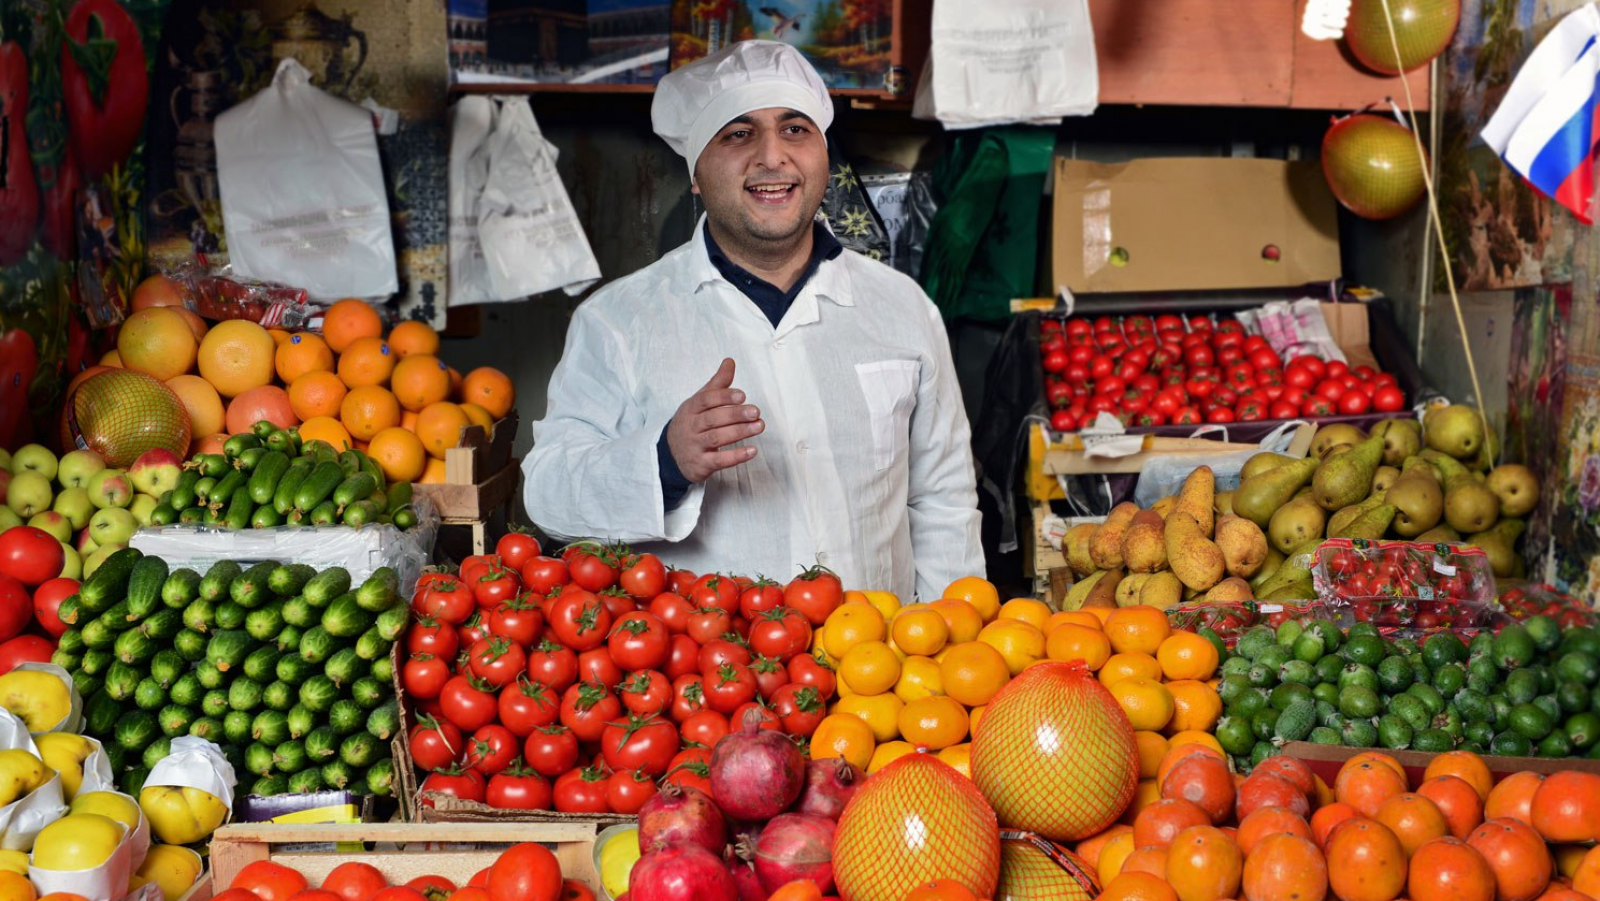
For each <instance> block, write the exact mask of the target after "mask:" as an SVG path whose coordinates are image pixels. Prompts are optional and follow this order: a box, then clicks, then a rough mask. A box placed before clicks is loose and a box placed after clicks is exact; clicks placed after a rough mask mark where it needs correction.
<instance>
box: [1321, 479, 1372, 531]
mask: <svg viewBox="0 0 1600 901" xmlns="http://www.w3.org/2000/svg"><path fill="white" fill-rule="evenodd" d="M1383 497H1384V492H1382V491H1379V490H1377V489H1374V490H1373V492H1372V496H1371V497H1368V498H1367V499H1366V500H1364V501H1361V502H1360V503H1356V504H1351V505H1350V506H1348V507H1340V508H1339V509H1338V511H1336V512H1335V513H1334V514H1333V515H1332V516H1330V517H1328V537H1329V538H1349V537H1351V536H1349V535H1347V534H1345V530H1346V529H1348V528H1349V527H1350V523H1352V522H1354V521H1355V520H1356V518H1357V517H1359V516H1360V515H1361V514H1363V513H1365V512H1367V511H1368V510H1371V509H1373V508H1375V507H1378V506H1381V505H1382V504H1383ZM1318 509H1320V508H1318Z"/></svg>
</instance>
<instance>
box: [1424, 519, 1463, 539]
mask: <svg viewBox="0 0 1600 901" xmlns="http://www.w3.org/2000/svg"><path fill="white" fill-rule="evenodd" d="M1416 540H1417V541H1420V542H1422V543H1423V544H1441V543H1442V544H1457V543H1459V542H1460V541H1461V533H1460V532H1457V531H1456V530H1455V529H1452V528H1450V527H1449V526H1447V525H1445V524H1444V523H1440V524H1439V525H1436V526H1434V527H1433V528H1431V529H1429V530H1428V531H1426V532H1423V533H1422V534H1421V535H1418V536H1417V538H1416Z"/></svg>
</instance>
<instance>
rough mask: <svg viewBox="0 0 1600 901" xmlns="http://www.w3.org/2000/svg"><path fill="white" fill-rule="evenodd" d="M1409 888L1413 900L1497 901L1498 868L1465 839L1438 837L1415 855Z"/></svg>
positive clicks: (1407, 884) (1408, 880) (1408, 883)
mask: <svg viewBox="0 0 1600 901" xmlns="http://www.w3.org/2000/svg"><path fill="white" fill-rule="evenodd" d="M1406 889H1407V891H1409V892H1410V895H1411V901H1494V871H1493V870H1491V869H1490V868H1489V863H1488V861H1486V860H1484V859H1483V855H1482V854H1479V853H1478V852H1477V851H1476V850H1475V849H1473V847H1472V846H1471V845H1469V844H1467V843H1466V842H1464V841H1462V840H1461V839H1458V838H1455V837H1453V836H1447V837H1445V838H1436V839H1434V840H1433V841H1431V842H1427V843H1425V844H1424V845H1423V846H1422V847H1420V848H1418V849H1417V853H1416V854H1413V855H1412V856H1411V872H1410V874H1409V876H1408V878H1407V881H1406Z"/></svg>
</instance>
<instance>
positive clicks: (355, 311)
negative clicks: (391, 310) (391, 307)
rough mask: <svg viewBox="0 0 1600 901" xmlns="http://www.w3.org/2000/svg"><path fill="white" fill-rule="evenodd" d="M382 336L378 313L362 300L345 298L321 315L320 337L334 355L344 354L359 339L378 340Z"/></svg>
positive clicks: (381, 321) (381, 322) (381, 324)
mask: <svg viewBox="0 0 1600 901" xmlns="http://www.w3.org/2000/svg"><path fill="white" fill-rule="evenodd" d="M382 335H383V319H382V317H380V316H379V315H378V311H377V310H374V309H373V308H372V305H371V304H369V303H367V302H366V301H364V300H358V299H356V298H354V297H347V298H345V299H344V300H341V301H339V302H338V303H336V304H334V305H333V306H331V307H329V308H328V309H327V310H325V311H324V312H323V314H322V337H323V340H325V341H327V342H328V347H329V348H331V349H332V350H333V352H334V353H336V354H342V353H344V352H345V348H348V347H349V346H350V345H351V344H354V343H355V342H356V340H357V339H360V338H378V337H381V336H382Z"/></svg>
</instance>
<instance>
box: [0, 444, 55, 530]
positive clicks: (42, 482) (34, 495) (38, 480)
mask: <svg viewBox="0 0 1600 901" xmlns="http://www.w3.org/2000/svg"><path fill="white" fill-rule="evenodd" d="M19 453H20V451H19ZM55 496H56V494H55V490H54V489H53V488H52V487H51V485H50V477H49V476H47V475H45V474H44V473H41V472H37V471H35V470H31V469H25V470H23V471H21V472H18V473H16V474H15V475H13V476H12V477H11V487H10V488H9V489H7V491H6V506H7V507H10V508H11V510H12V512H14V513H16V514H17V515H18V516H21V517H24V518H26V517H30V516H32V515H33V514H35V513H40V512H43V511H45V510H48V509H50V502H51V501H53V500H55Z"/></svg>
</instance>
